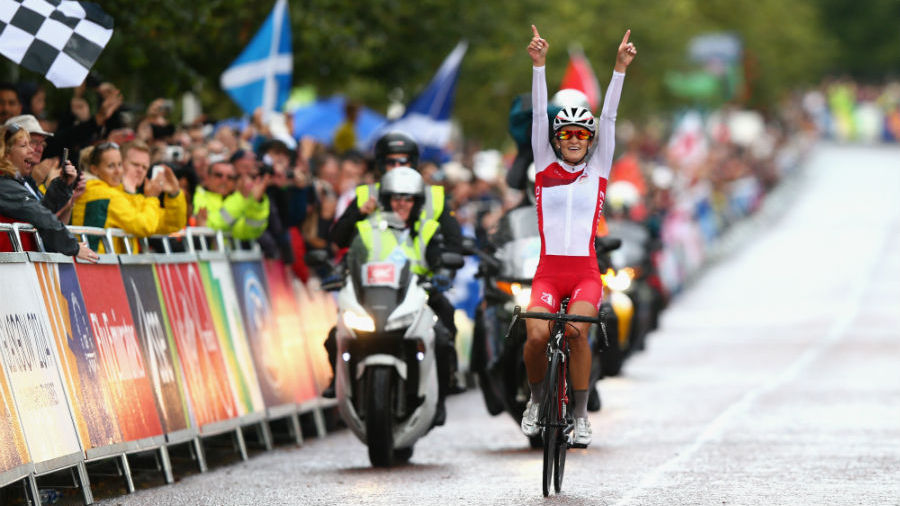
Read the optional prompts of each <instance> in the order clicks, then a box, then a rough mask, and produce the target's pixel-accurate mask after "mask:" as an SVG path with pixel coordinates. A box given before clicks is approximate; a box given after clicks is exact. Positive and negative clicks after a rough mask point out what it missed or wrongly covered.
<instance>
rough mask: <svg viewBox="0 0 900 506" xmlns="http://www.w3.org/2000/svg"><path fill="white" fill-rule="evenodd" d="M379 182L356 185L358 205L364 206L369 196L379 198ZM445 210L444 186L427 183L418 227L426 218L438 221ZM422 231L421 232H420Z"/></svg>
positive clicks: (417, 227) (417, 222)
mask: <svg viewBox="0 0 900 506" xmlns="http://www.w3.org/2000/svg"><path fill="white" fill-rule="evenodd" d="M379 187H380V184H379V183H372V184H361V185H359V186H357V187H356V206H357V207H362V206H363V204H365V203H366V202H367V201H368V200H369V197H375V198H376V199H377V198H378V188H379ZM443 212H444V187H443V186H436V185H427V186H426V187H425V203H424V204H423V205H422V213H421V214H420V215H419V219H418V220H417V221H416V229H417V230H418V229H419V228H420V224H421V223H422V222H424V221H426V220H431V221H434V222H437V221H438V219H439V218H440V217H441V214H442V213H443ZM420 233H421V232H420Z"/></svg>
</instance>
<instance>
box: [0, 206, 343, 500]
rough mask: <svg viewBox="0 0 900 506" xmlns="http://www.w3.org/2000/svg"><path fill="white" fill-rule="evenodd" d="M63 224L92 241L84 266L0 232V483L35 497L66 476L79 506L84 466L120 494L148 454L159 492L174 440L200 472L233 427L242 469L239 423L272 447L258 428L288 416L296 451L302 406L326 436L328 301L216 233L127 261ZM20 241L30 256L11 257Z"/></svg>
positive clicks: (85, 232) (86, 483)
mask: <svg viewBox="0 0 900 506" xmlns="http://www.w3.org/2000/svg"><path fill="white" fill-rule="evenodd" d="M69 230H70V231H71V232H72V233H73V235H75V236H76V237H78V238H79V239H80V240H81V241H85V240H87V239H88V238H98V239H99V241H100V242H102V243H103V246H104V249H105V251H106V253H104V254H101V255H100V260H99V261H98V262H97V264H91V263H89V262H85V261H82V260H78V259H73V258H72V257H69V256H66V255H62V254H60V253H49V252H46V251H44V245H43V243H42V241H41V240H40V236H39V234H37V233H36V231H35V229H34V228H33V227H32V226H30V225H26V224H20V223H14V224H6V223H0V233H5V234H7V235H8V236H9V238H10V243H11V244H12V247H13V251H11V252H0V279H2V280H3V288H2V290H0V369H2V370H3V371H2V372H0V383H2V384H0V387H2V388H0V394H2V395H0V440H3V441H6V442H8V444H6V445H0V487H4V486H8V485H10V484H12V483H16V482H20V483H22V484H24V485H25V488H26V490H27V494H26V495H28V496H30V497H31V499H32V500H33V501H34V502H35V503H39V502H40V500H39V497H38V489H37V479H38V478H39V477H41V476H44V475H47V474H50V473H56V472H58V471H61V470H63V471H64V470H68V471H69V472H70V473H71V475H72V477H73V482H74V483H73V484H74V486H77V487H79V488H80V489H81V492H82V495H83V499H84V502H85V503H86V504H90V503H92V502H93V495H92V493H91V490H90V480H89V477H88V469H87V467H86V465H85V464H87V463H92V462H95V461H100V460H111V461H113V462H114V463H115V466H116V472H117V474H118V475H119V476H121V477H122V478H123V479H124V480H125V484H126V487H127V490H128V492H129V493H131V492H133V491H134V484H133V480H132V477H131V470H130V467H129V462H128V458H127V457H128V455H131V454H134V453H152V455H153V456H154V458H155V461H156V464H157V469H158V470H159V471H161V472H162V473H163V476H164V478H165V481H166V482H167V483H172V482H173V475H172V466H171V463H170V460H169V455H168V447H169V446H170V445H176V444H188V448H189V449H190V452H191V455H192V457H193V458H194V459H195V460H196V462H197V465H198V467H199V469H200V471H201V472H202V471H205V470H206V468H207V463H206V459H205V455H204V448H203V438H205V437H208V436H217V435H227V434H231V436H232V438H233V442H234V446H235V448H236V450H237V451H238V452H239V454H240V456H241V458H242V459H245V460H246V459H247V449H246V443H245V441H244V436H243V429H245V428H246V429H251V430H255V431H256V434H257V440H258V441H259V443H260V445H261V446H262V447H263V448H265V449H271V448H272V442H273V437H272V434H271V429H270V427H269V424H268V422H270V421H272V420H275V419H287V421H288V428H289V432H290V435H291V437H292V438H293V440H294V441H295V442H296V443H297V444H302V442H303V439H302V433H301V430H300V424H299V416H300V415H301V414H305V413H311V414H312V415H313V417H314V421H315V425H316V428H317V433H318V435H319V437H323V436H324V435H325V427H324V418H323V416H322V409H323V408H324V407H326V406H328V405H330V404H326V403H325V402H324V401H323V400H322V399H321V398H320V397H319V394H320V392H321V390H322V388H323V387H324V379H325V378H324V375H323V373H325V372H327V370H328V369H327V363H323V361H324V360H327V359H326V358H325V357H324V352H323V350H322V349H321V342H322V340H323V339H324V337H325V335H324V332H327V329H328V328H330V326H331V324H332V323H333V322H332V321H329V317H327V316H326V315H329V314H332V316H334V315H333V313H334V311H333V309H334V308H333V305H332V306H329V303H330V304H333V302H331V299H330V297H328V296H327V294H322V293H318V292H314V291H309V290H307V289H306V287H305V286H304V285H302V283H299V281H297V280H292V279H291V278H290V276H289V274H288V273H287V271H286V270H285V268H284V266H283V265H281V264H280V263H278V262H273V261H267V260H264V259H263V258H262V253H261V251H260V248H259V245H258V244H257V243H255V242H253V243H251V244H250V245H249V247H244V246H243V245H242V242H241V241H236V240H233V239H232V238H230V237H229V236H228V235H227V234H224V233H223V232H221V231H215V230H212V229H208V228H197V227H192V228H186V229H184V230H182V231H180V232H179V233H177V234H172V235H171V236H160V237H150V238H141V239H139V240H138V243H139V244H140V246H141V250H142V251H140V252H138V251H133V249H132V239H133V238H132V237H130V236H129V235H128V234H126V233H125V232H124V231H122V230H118V229H100V228H93V227H69ZM29 237H31V238H33V239H34V245H35V246H36V249H37V251H25V249H24V248H23V244H24V243H26V242H27V238H29ZM23 239H25V240H23ZM175 240H180V241H181V242H182V245H183V249H184V251H183V252H175V251H174V249H175V248H173V245H172V241H175ZM117 242H118V243H122V244H124V248H125V252H124V253H122V254H116V253H113V251H114V249H113V246H114V244H116V243H117ZM151 242H158V244H160V245H161V247H162V252H161V253H156V252H152V251H151V247H150V246H151ZM329 311H330V313H329Z"/></svg>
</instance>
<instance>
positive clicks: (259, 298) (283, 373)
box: [231, 260, 296, 408]
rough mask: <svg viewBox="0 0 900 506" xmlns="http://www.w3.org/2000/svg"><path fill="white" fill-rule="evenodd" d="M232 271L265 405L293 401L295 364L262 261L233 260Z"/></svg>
mask: <svg viewBox="0 0 900 506" xmlns="http://www.w3.org/2000/svg"><path fill="white" fill-rule="evenodd" d="M231 272H232V274H233V275H234V287H235V292H236V293H237V298H238V303H239V304H240V306H241V314H242V315H243V317H244V323H245V324H246V330H247V337H248V338H249V341H250V351H251V353H252V354H253V363H254V364H255V365H256V374H257V377H258V378H259V387H260V389H261V390H262V394H263V400H264V401H265V403H266V407H267V408H272V407H276V406H282V405H285V404H293V403H294V402H295V401H294V370H295V369H296V367H295V364H294V360H293V359H292V357H290V356H288V355H286V354H285V352H284V348H283V347H282V343H281V336H280V335H279V333H278V326H277V323H276V321H275V313H274V312H273V311H272V304H271V302H270V301H269V296H268V293H269V289H268V286H267V285H266V277H265V273H264V272H263V268H262V263H261V262H260V261H259V260H252V261H239V262H232V263H231Z"/></svg>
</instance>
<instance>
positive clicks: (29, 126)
mask: <svg viewBox="0 0 900 506" xmlns="http://www.w3.org/2000/svg"><path fill="white" fill-rule="evenodd" d="M9 125H17V126H20V127H22V128H24V129H25V131H26V132H28V133H30V134H40V135H46V136H47V137H53V134H52V133H50V132H45V131H44V129H43V128H41V124H40V123H39V122H38V120H37V118H35V117H34V116H32V115H31V114H20V115H18V116H13V117H12V118H9V119H8V120H6V123H5V124H4V126H9Z"/></svg>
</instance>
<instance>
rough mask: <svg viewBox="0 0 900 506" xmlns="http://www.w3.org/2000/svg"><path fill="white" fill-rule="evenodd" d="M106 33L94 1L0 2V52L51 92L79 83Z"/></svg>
mask: <svg viewBox="0 0 900 506" xmlns="http://www.w3.org/2000/svg"><path fill="white" fill-rule="evenodd" d="M112 34H113V19H112V17H110V16H109V15H108V14H106V13H105V12H103V9H101V8H100V7H99V6H98V5H97V4H94V3H90V2H75V1H73V0H26V1H22V0H18V1H14V0H0V54H3V56H5V57H7V58H9V59H10V60H12V61H13V62H15V63H16V64H18V65H21V66H23V67H25V68H27V69H28V70H31V71H34V72H38V73H40V74H42V75H44V76H45V77H46V78H47V79H48V80H49V81H50V82H51V83H53V84H54V85H55V86H56V87H57V88H72V87H74V86H78V85H80V84H81V83H82V82H83V81H84V78H85V77H87V75H88V71H89V70H90V69H91V67H92V66H93V65H94V62H95V61H97V58H98V57H99V56H100V52H101V51H103V48H105V47H106V43H107V42H109V39H110V38H111V37H112Z"/></svg>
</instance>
